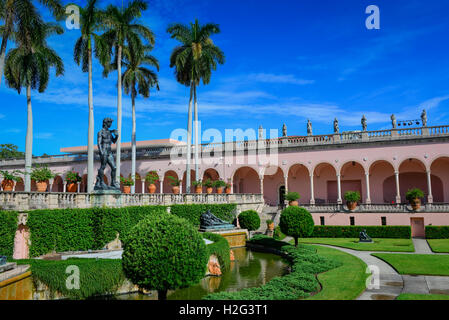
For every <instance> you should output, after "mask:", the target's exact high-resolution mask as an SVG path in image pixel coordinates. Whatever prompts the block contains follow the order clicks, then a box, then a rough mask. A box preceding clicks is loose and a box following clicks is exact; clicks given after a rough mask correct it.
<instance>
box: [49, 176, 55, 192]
mask: <svg viewBox="0 0 449 320" xmlns="http://www.w3.org/2000/svg"><path fill="white" fill-rule="evenodd" d="M54 182H55V180H54V179H50V180H48V186H49V188H48V192H51V190H52V189H53V183H54Z"/></svg>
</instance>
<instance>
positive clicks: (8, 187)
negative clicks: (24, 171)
mask: <svg viewBox="0 0 449 320" xmlns="http://www.w3.org/2000/svg"><path fill="white" fill-rule="evenodd" d="M18 173H20V171H18V170H14V171H11V172H8V171H6V170H0V174H1V175H2V177H3V181H2V189H3V191H12V190H13V189H14V181H15V182H19V181H21V180H22V178H20V177H19V176H18V175H17V174H18Z"/></svg>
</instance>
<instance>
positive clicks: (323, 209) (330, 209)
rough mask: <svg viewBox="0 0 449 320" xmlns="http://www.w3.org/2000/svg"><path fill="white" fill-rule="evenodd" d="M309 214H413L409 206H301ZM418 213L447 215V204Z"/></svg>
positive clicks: (424, 206)
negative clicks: (352, 208)
mask: <svg viewBox="0 0 449 320" xmlns="http://www.w3.org/2000/svg"><path fill="white" fill-rule="evenodd" d="M301 206H302V207H304V208H306V209H307V210H309V211H310V212H311V213H413V212H415V211H413V209H412V207H411V206H410V205H409V204H361V205H359V206H357V208H356V209H355V210H354V211H350V210H348V207H347V206H346V205H344V204H323V205H301ZM419 212H439V213H446V212H447V213H449V204H448V203H433V204H425V205H422V206H421V209H420V210H419Z"/></svg>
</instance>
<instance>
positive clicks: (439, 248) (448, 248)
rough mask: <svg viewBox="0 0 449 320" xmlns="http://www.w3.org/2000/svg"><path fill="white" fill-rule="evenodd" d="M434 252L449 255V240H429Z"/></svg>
mask: <svg viewBox="0 0 449 320" xmlns="http://www.w3.org/2000/svg"><path fill="white" fill-rule="evenodd" d="M427 243H429V246H430V248H432V251H433V252H437V253H449V239H427Z"/></svg>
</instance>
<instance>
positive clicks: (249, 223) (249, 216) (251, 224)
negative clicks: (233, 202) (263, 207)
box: [239, 210, 260, 231]
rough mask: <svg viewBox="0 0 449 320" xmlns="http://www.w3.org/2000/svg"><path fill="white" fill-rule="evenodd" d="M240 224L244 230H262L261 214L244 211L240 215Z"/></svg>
mask: <svg viewBox="0 0 449 320" xmlns="http://www.w3.org/2000/svg"><path fill="white" fill-rule="evenodd" d="M239 224H240V227H241V228H243V229H248V231H254V230H257V229H259V228H260V217H259V214H258V213H257V212H256V211H254V210H247V211H243V212H242V213H240V214H239Z"/></svg>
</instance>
